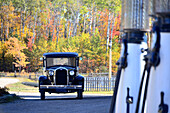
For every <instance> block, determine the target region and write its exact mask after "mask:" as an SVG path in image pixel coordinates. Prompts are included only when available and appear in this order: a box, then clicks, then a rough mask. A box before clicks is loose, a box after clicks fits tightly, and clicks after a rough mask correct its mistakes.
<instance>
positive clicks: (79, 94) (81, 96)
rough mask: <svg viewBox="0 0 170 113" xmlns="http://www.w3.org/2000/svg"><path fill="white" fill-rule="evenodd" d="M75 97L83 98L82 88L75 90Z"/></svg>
mask: <svg viewBox="0 0 170 113" xmlns="http://www.w3.org/2000/svg"><path fill="white" fill-rule="evenodd" d="M77 98H78V99H82V98H83V91H82V90H78V91H77Z"/></svg>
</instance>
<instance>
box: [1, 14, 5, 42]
mask: <svg viewBox="0 0 170 113" xmlns="http://www.w3.org/2000/svg"><path fill="white" fill-rule="evenodd" d="M3 27H4V26H3V18H2V15H1V37H0V41H2V37H3V29H4V28H3Z"/></svg>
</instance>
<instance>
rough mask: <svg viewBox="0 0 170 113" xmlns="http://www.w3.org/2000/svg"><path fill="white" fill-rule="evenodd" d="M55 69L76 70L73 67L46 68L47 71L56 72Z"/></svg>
mask: <svg viewBox="0 0 170 113" xmlns="http://www.w3.org/2000/svg"><path fill="white" fill-rule="evenodd" d="M56 69H67V70H71V69H76V68H75V67H70V66H54V67H48V68H47V70H56Z"/></svg>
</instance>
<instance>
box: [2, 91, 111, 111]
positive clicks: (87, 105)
mask: <svg viewBox="0 0 170 113" xmlns="http://www.w3.org/2000/svg"><path fill="white" fill-rule="evenodd" d="M18 95H19V96H20V97H22V98H23V99H22V100H17V101H14V102H11V103H3V104H0V113H108V112H109V108H110V102H111V95H87V94H86V95H84V99H76V94H52V95H49V94H46V100H40V99H39V98H40V97H39V93H18Z"/></svg>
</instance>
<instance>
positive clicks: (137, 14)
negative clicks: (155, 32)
mask: <svg viewBox="0 0 170 113" xmlns="http://www.w3.org/2000/svg"><path fill="white" fill-rule="evenodd" d="M148 2H149V0H122V20H121V21H122V26H121V27H123V29H139V30H144V31H145V30H148V29H149V16H148V5H149V4H148Z"/></svg>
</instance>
